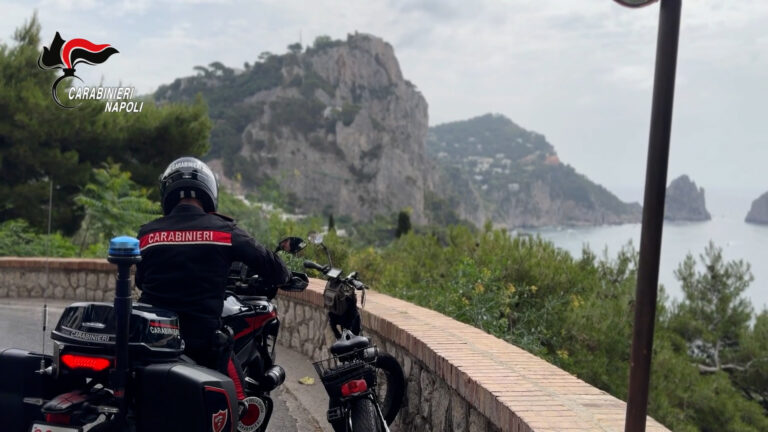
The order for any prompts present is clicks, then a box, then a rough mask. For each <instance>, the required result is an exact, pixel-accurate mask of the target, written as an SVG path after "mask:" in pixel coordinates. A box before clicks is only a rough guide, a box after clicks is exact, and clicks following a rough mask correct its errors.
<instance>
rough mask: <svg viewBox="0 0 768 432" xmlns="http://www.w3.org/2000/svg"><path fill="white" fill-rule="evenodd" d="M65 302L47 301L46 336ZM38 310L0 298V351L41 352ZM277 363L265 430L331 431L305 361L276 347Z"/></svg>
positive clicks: (324, 399)
mask: <svg viewBox="0 0 768 432" xmlns="http://www.w3.org/2000/svg"><path fill="white" fill-rule="evenodd" d="M69 303H71V302H69V301H65V302H62V301H61V300H49V301H48V327H47V330H46V334H47V335H48V336H50V331H51V329H52V328H53V327H55V325H56V322H57V321H58V319H59V317H60V316H61V312H62V311H63V310H64V307H66V306H67V305H68V304H69ZM42 310H43V301H42V300H40V299H0V350H3V349H5V348H11V347H13V348H21V349H27V350H30V351H35V352H40V351H41V350H42V349H43V345H42V342H43V331H42V315H43V313H42ZM45 352H46V353H49V354H50V353H51V352H52V346H51V340H50V337H48V338H46V340H45ZM277 364H279V365H281V366H283V367H284V368H285V370H286V382H285V383H284V384H283V385H282V386H280V387H279V388H278V389H277V390H275V391H273V392H272V400H273V401H274V404H275V406H274V411H273V413H272V418H271V420H270V422H269V427H268V429H267V430H268V431H274V432H278V431H280V432H283V431H285V432H299V431H301V432H332V429H331V428H330V425H328V423H327V422H326V420H325V412H326V409H327V407H328V396H327V395H326V393H325V390H324V389H323V386H322V384H320V380H319V379H318V378H317V375H316V374H315V371H314V368H313V367H312V364H311V363H310V361H309V359H308V358H307V357H305V356H303V355H302V354H300V353H298V352H296V351H293V350H291V349H289V348H285V347H282V346H278V347H277ZM305 376H310V377H313V378H315V380H316V382H315V384H313V385H310V386H306V385H303V384H300V383H299V382H298V380H299V379H300V378H302V377H305Z"/></svg>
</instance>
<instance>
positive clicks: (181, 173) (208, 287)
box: [136, 157, 290, 412]
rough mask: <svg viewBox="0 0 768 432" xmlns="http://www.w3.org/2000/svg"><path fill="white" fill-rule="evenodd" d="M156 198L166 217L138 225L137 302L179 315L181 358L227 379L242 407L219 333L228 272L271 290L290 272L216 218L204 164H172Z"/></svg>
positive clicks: (237, 376)
mask: <svg viewBox="0 0 768 432" xmlns="http://www.w3.org/2000/svg"><path fill="white" fill-rule="evenodd" d="M160 194H161V204H162V208H163V214H164V216H163V217H161V218H159V219H155V220H153V221H151V222H149V223H147V224H145V225H143V226H142V227H141V228H140V229H139V234H138V237H139V245H140V248H141V258H142V259H141V262H140V263H139V264H138V265H137V268H136V285H137V287H138V288H139V289H140V290H141V293H142V294H141V297H140V298H139V301H140V302H142V303H148V304H151V305H154V306H157V307H161V308H164V309H169V310H172V311H174V312H176V313H177V314H178V316H179V324H180V331H181V336H182V338H183V339H184V342H185V349H184V353H185V354H186V355H188V356H189V357H191V358H192V359H193V360H195V361H196V362H197V363H199V364H202V365H204V366H206V367H209V368H212V369H218V370H220V371H221V372H224V373H226V374H227V375H229V376H230V378H232V381H233V382H234V383H235V388H236V390H237V395H238V399H240V401H242V400H243V399H244V398H245V394H244V392H243V389H242V385H243V380H242V372H241V371H240V368H239V366H238V365H237V363H236V362H234V361H233V360H232V352H231V334H230V335H229V337H227V336H226V335H225V334H222V332H221V331H219V330H220V329H221V327H222V324H221V312H222V308H223V305H224V287H225V285H226V277H227V272H228V270H229V268H230V265H231V264H232V262H233V261H240V262H243V263H244V264H246V265H247V266H248V267H249V268H252V269H255V270H257V271H258V274H259V276H260V277H262V278H263V279H264V281H265V282H266V283H267V284H273V285H279V284H283V283H286V282H287V281H288V280H289V278H290V272H289V271H288V269H287V268H286V266H285V264H284V263H283V261H282V260H281V259H280V258H279V257H278V256H277V255H276V254H274V253H273V252H271V251H269V250H267V249H266V248H265V247H264V246H262V245H260V244H258V243H257V242H256V241H255V240H254V239H253V238H252V237H251V236H250V235H248V234H247V233H246V232H245V231H243V230H242V229H240V228H239V227H237V226H236V225H235V222H234V220H232V219H231V218H229V217H227V216H223V215H220V214H218V213H216V208H217V204H218V185H217V182H216V178H215V177H214V174H213V172H212V171H211V169H210V168H209V167H208V165H206V164H205V163H203V162H202V161H200V160H198V159H196V158H193V157H181V158H179V159H176V160H175V161H173V162H171V164H170V165H168V168H166V170H165V172H164V173H163V175H162V176H161V178H160ZM227 343H229V347H227V348H222V344H223V345H227ZM222 351H223V354H222ZM243 408H244V407H242V406H241V412H243Z"/></svg>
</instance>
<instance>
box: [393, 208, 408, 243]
mask: <svg viewBox="0 0 768 432" xmlns="http://www.w3.org/2000/svg"><path fill="white" fill-rule="evenodd" d="M410 230H411V216H410V215H409V214H408V212H407V211H405V210H403V211H401V212H400V213H398V214H397V229H395V237H398V238H399V237H401V236H403V235H405V234H408V232H409V231H410Z"/></svg>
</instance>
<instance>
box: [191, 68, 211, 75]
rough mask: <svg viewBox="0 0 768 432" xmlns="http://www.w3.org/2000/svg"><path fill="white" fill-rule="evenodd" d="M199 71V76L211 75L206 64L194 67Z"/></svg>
mask: <svg viewBox="0 0 768 432" xmlns="http://www.w3.org/2000/svg"><path fill="white" fill-rule="evenodd" d="M192 69H194V70H196V71H197V76H202V77H206V78H208V77H209V76H211V71H209V70H208V68H206V67H205V66H195V67H194V68H192Z"/></svg>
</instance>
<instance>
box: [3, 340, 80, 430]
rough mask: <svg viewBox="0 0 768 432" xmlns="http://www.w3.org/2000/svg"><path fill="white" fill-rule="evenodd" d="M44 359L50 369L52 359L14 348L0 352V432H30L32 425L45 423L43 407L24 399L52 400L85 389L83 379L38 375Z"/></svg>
mask: <svg viewBox="0 0 768 432" xmlns="http://www.w3.org/2000/svg"><path fill="white" fill-rule="evenodd" d="M41 359H42V360H43V364H44V366H45V367H48V366H50V365H51V357H50V356H43V355H41V354H37V353H31V352H29V351H25V350H20V349H15V348H9V349H6V350H3V351H2V352H0V431H3V432H29V426H30V425H31V424H32V422H33V421H36V420H37V421H41V420H43V416H42V414H41V412H40V406H39V405H35V404H30V403H24V398H31V399H43V400H49V399H52V398H53V397H54V396H56V395H58V394H61V393H66V392H68V391H70V390H72V389H75V388H81V387H83V386H84V385H85V379H84V378H79V377H75V376H69V377H66V378H63V377H60V378H59V379H54V378H53V377H52V376H50V375H48V374H40V373H37V371H38V370H40V360H41Z"/></svg>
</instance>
